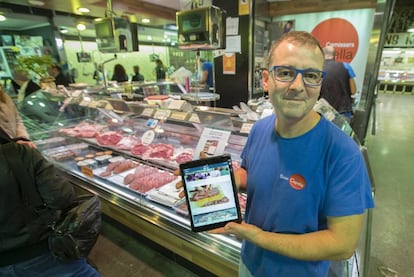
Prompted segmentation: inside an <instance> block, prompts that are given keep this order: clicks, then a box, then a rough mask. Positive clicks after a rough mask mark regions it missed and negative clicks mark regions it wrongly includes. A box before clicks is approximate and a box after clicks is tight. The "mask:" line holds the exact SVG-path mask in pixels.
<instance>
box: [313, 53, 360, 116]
mask: <svg viewBox="0 0 414 277" xmlns="http://www.w3.org/2000/svg"><path fill="white" fill-rule="evenodd" d="M323 52H324V54H325V67H324V70H325V71H326V77H325V78H324V79H323V81H322V87H321V96H320V98H324V99H325V100H326V101H328V103H329V104H330V105H331V106H332V107H334V109H335V110H337V111H338V112H339V113H340V114H341V115H343V116H344V117H345V118H346V120H347V121H348V122H350V121H351V118H352V115H353V111H352V102H353V99H352V95H354V94H355V93H356V86H355V80H354V77H355V73H354V74H353V76H351V75H350V73H349V72H351V74H352V73H353V70H352V69H351V70H352V71H349V69H347V67H346V66H345V65H344V63H342V62H337V61H335V48H334V47H332V46H327V47H325V48H324V49H323ZM347 66H348V67H350V65H349V64H348V65H347Z"/></svg>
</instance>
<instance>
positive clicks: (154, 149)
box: [143, 143, 174, 160]
mask: <svg viewBox="0 0 414 277" xmlns="http://www.w3.org/2000/svg"><path fill="white" fill-rule="evenodd" d="M173 154H174V146H172V145H171V144H165V143H158V144H154V145H151V148H150V150H149V151H147V152H145V153H144V155H143V156H144V158H159V159H164V160H170V159H171V157H172V156H173Z"/></svg>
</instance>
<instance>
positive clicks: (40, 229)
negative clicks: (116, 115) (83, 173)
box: [0, 132, 100, 277]
mask: <svg viewBox="0 0 414 277" xmlns="http://www.w3.org/2000/svg"><path fill="white" fill-rule="evenodd" d="M2 134H4V132H3V133H2ZM6 153H7V154H8V156H7V158H6V157H5V155H7V154H6ZM11 157H13V159H21V164H22V165H23V167H22V168H12V166H13V164H14V163H15V162H14V163H12V162H10V160H11V159H12V158H11ZM19 163H20V161H19ZM16 172H18V174H27V175H28V176H27V179H29V180H33V179H34V180H35V184H33V185H36V189H37V191H38V192H39V195H40V197H41V198H42V199H43V201H44V203H45V206H42V207H29V206H28V203H30V202H28V201H27V199H26V196H24V194H22V190H21V189H20V185H19V182H18V180H20V179H18V178H16V175H15V174H16ZM0 178H1V180H2V181H1V182H0V191H1V193H0V202H1V206H2V208H1V209H0V234H1V243H0V276H4V277H20V276H32V277H60V276H82V277H99V276H100V274H99V273H98V272H97V271H96V270H95V269H94V268H93V267H91V266H90V265H89V264H87V262H86V259H79V260H74V261H70V262H62V261H60V260H58V259H56V258H55V257H54V256H52V254H51V252H50V251H49V245H48V237H49V234H50V233H51V232H52V229H51V228H50V227H49V224H50V223H51V222H53V221H55V220H56V218H57V216H56V214H57V211H58V210H63V209H65V208H67V207H69V205H71V203H72V202H73V200H74V198H75V192H74V190H73V187H72V185H71V184H70V183H69V182H68V181H66V180H65V179H64V178H62V177H59V176H58V175H57V173H56V171H55V168H54V167H53V165H52V164H50V163H49V162H48V161H47V160H46V159H45V158H44V157H43V156H42V155H41V154H40V152H39V151H37V149H33V148H30V147H28V146H27V145H20V144H18V143H14V142H9V139H8V138H7V137H4V136H2V135H1V133H0ZM26 185H27V184H26ZM35 208H36V213H35V212H33V209H35Z"/></svg>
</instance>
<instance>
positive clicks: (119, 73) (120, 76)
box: [111, 63, 128, 83]
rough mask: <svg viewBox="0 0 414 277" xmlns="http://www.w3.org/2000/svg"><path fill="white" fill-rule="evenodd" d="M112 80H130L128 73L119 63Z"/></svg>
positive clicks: (120, 81) (119, 81)
mask: <svg viewBox="0 0 414 277" xmlns="http://www.w3.org/2000/svg"><path fill="white" fill-rule="evenodd" d="M111 80H112V81H117V82H118V83H122V82H128V75H127V73H126V70H125V68H124V67H123V66H122V65H121V64H119V63H118V64H116V65H115V66H114V74H113V75H112V79H111Z"/></svg>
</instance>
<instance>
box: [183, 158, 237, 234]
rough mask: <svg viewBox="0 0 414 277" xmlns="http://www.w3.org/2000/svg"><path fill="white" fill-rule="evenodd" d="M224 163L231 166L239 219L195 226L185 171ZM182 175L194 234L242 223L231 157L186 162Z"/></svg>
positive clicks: (233, 190)
mask: <svg viewBox="0 0 414 277" xmlns="http://www.w3.org/2000/svg"><path fill="white" fill-rule="evenodd" d="M223 162H225V163H227V164H228V165H229V173H230V178H231V187H232V194H233V197H234V203H235V207H234V208H236V211H237V218H235V219H230V220H229V219H226V220H224V221H221V222H215V223H211V224H207V225H202V226H195V224H194V218H193V211H192V206H191V205H190V191H188V189H187V183H186V180H185V175H184V170H185V169H191V168H197V167H201V166H208V165H211V164H217V163H223ZM180 173H181V179H182V182H183V187H184V192H185V199H186V203H187V207H188V214H189V217H190V223H191V230H192V231H193V232H203V231H208V230H212V229H216V228H220V227H223V226H225V225H226V224H227V223H228V222H238V223H240V222H241V221H242V214H241V211H240V204H239V197H238V189H237V186H236V182H235V178H234V171H233V166H232V161H231V157H230V155H228V154H224V155H220V156H214V157H209V158H205V159H199V160H194V161H189V162H186V163H182V164H180Z"/></svg>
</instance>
